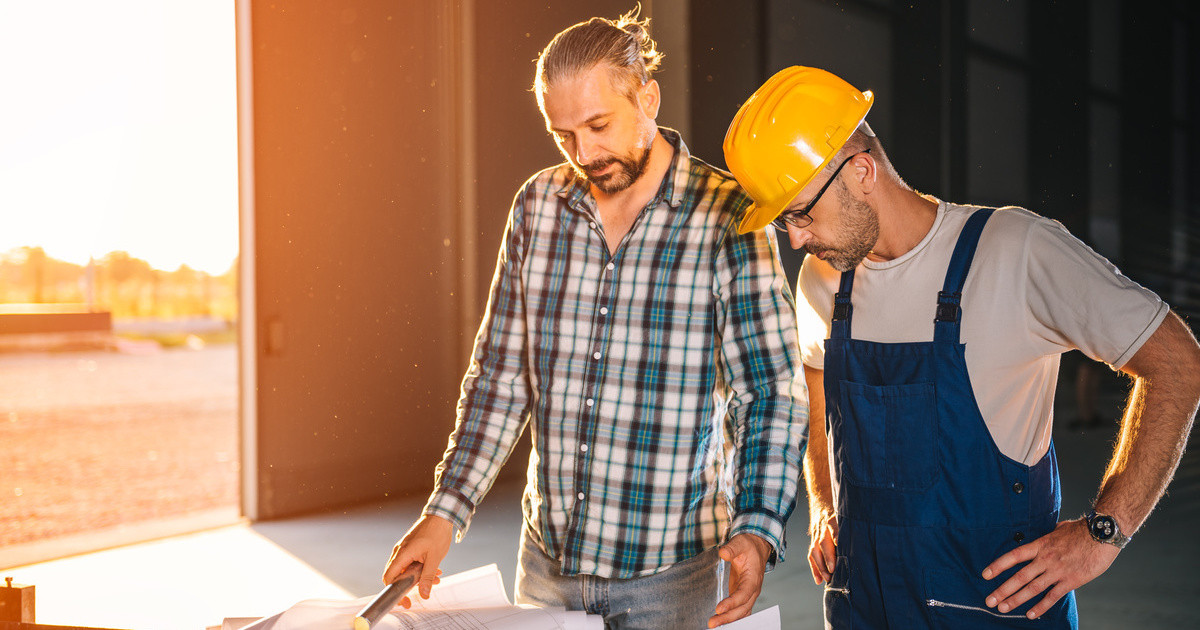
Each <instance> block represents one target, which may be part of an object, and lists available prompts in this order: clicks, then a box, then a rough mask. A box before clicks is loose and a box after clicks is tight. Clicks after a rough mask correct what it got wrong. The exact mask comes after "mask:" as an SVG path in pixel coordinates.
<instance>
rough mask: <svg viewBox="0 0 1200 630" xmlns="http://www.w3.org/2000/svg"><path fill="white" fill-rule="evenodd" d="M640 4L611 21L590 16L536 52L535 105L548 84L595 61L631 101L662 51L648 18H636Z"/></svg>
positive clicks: (654, 68) (658, 61) (655, 67)
mask: <svg viewBox="0 0 1200 630" xmlns="http://www.w3.org/2000/svg"><path fill="white" fill-rule="evenodd" d="M640 11H641V6H640V5H639V7H638V8H636V9H634V10H633V11H630V12H629V13H626V14H625V15H622V16H621V17H619V18H617V19H616V20H615V21H614V20H609V19H605V18H599V17H594V18H592V19H590V20H588V21H586V22H580V23H578V24H576V25H574V26H571V27H570V28H567V29H566V30H564V31H562V32H561V33H559V34H558V35H555V36H554V39H552V40H550V43H549V44H547V45H546V48H545V49H543V50H542V54H540V55H538V60H537V73H536V74H535V75H534V80H533V91H534V93H535V94H536V95H537V99H538V105H542V97H543V95H544V94H545V93H546V91H547V90H548V89H549V88H550V86H551V85H554V84H555V83H557V82H558V81H560V80H562V79H568V78H571V77H573V76H576V75H577V74H579V73H580V72H584V71H587V70H590V69H591V68H592V67H593V66H595V65H597V64H605V65H607V66H609V68H610V69H611V71H610V73H609V78H610V80H611V81H612V84H613V87H614V88H616V89H618V90H620V91H622V92H623V93H624V94H625V96H626V97H628V98H629V99H630V100H635V99H636V97H635V94H636V92H637V89H638V88H640V87H641V86H643V85H645V84H646V82H647V81H649V80H650V73H651V72H654V71H655V70H657V69H658V66H659V64H660V63H661V62H662V58H663V54H662V53H661V52H658V48H657V46H656V45H655V43H654V40H653V39H650V31H649V26H650V19H649V18H646V19H644V20H639V19H638V17H639V16H638V14H639V13H640Z"/></svg>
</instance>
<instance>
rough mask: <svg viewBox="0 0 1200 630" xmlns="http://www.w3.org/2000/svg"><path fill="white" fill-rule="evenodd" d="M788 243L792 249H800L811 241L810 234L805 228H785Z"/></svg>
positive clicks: (789, 226) (789, 225)
mask: <svg viewBox="0 0 1200 630" xmlns="http://www.w3.org/2000/svg"><path fill="white" fill-rule="evenodd" d="M787 233H788V242H789V243H791V244H792V249H800V248H802V247H804V246H805V244H807V243H808V242H809V241H811V240H812V232H809V231H808V230H807V229H805V228H798V227H796V226H794V225H791V224H788V226H787Z"/></svg>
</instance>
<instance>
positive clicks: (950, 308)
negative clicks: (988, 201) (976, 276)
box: [933, 208, 995, 343]
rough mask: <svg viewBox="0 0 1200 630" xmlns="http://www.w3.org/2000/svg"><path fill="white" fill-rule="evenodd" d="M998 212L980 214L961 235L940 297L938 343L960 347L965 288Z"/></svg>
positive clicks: (935, 328) (935, 335)
mask: <svg viewBox="0 0 1200 630" xmlns="http://www.w3.org/2000/svg"><path fill="white" fill-rule="evenodd" d="M994 211H995V208H980V209H979V210H976V211H975V213H974V214H972V215H971V217H970V218H968V219H967V223H966V225H964V226H963V229H962V233H960V234H959V235H958V242H957V243H955V244H954V253H953V254H951V255H950V266H949V268H948V269H946V281H945V282H944V283H943V284H942V290H941V292H939V293H938V305H937V316H936V317H934V318H933V322H934V323H933V340H934V341H949V342H953V343H958V338H959V335H958V332H959V326H960V324H961V323H962V322H961V320H962V306H961V305H960V304H961V302H962V289H963V284H964V283H965V282H966V281H967V273H968V272H969V271H971V260H973V259H974V258H975V249H976V248H977V247H978V246H979V235H980V234H981V233H983V226H984V225H985V224H987V220H988V219H989V218H991V216H992V212H994Z"/></svg>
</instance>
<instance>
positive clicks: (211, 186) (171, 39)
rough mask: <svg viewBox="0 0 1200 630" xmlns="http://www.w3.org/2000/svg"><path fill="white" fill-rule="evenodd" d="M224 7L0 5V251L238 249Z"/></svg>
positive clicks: (171, 263)
mask: <svg viewBox="0 0 1200 630" xmlns="http://www.w3.org/2000/svg"><path fill="white" fill-rule="evenodd" d="M234 17H235V16H234V8H233V3H232V2H212V1H211V0H179V1H172V2H161V1H154V0H142V1H137V0H112V1H110V2H99V3H98V2H89V1H86V0H71V1H67V2H56V3H38V2H21V1H19V0H0V77H3V79H4V86H5V87H4V92H5V94H6V98H4V99H2V100H0V226H2V227H0V252H4V251H7V250H9V249H11V248H15V247H21V246H40V247H42V248H44V249H45V251H46V254H47V255H49V256H51V257H54V258H57V259H60V260H65V261H68V262H72V263H76V264H85V263H87V261H88V258H89V257H95V258H97V259H99V258H100V257H102V256H104V255H105V254H107V253H108V252H111V251H115V250H121V251H126V252H128V253H129V254H130V255H131V256H134V257H136V258H141V259H143V260H146V261H147V262H149V263H150V264H151V265H152V266H154V267H156V268H158V269H163V270H174V269H177V268H178V267H179V266H180V265H182V264H186V265H188V266H189V267H192V268H193V269H198V270H202V271H206V272H208V273H211V274H221V273H224V272H225V271H227V270H229V268H230V267H231V265H232V264H233V262H234V259H235V257H236V256H237V243H238V239H237V212H238V207H237V111H236V62H235V43H234V42H235V36H234Z"/></svg>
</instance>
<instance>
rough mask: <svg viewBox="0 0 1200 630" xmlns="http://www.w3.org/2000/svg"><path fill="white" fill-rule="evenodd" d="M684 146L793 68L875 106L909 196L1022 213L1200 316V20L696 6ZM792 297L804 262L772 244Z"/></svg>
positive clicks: (1038, 5)
mask: <svg viewBox="0 0 1200 630" xmlns="http://www.w3.org/2000/svg"><path fill="white" fill-rule="evenodd" d="M691 9H692V10H691V19H690V32H691V35H692V41H691V51H692V61H693V66H692V77H693V95H694V98H693V100H692V103H691V107H692V118H693V126H692V144H693V145H694V146H696V147H700V148H701V150H702V151H703V152H704V153H706V154H708V155H709V159H710V160H713V161H714V162H715V163H720V162H719V161H718V158H716V157H714V156H715V155H719V151H720V143H721V139H722V138H723V137H724V133H725V129H726V127H727V126H728V123H729V120H730V118H731V117H732V114H733V112H735V111H736V109H737V107H738V106H740V104H741V103H742V102H744V101H745V99H746V98H747V97H749V95H750V94H751V93H753V91H754V89H755V88H757V87H758V85H760V84H761V83H762V81H763V80H764V79H765V78H766V77H768V76H770V75H771V74H774V73H775V72H777V71H778V70H780V69H782V68H784V67H787V66H790V65H807V66H817V67H821V68H825V69H827V70H830V71H832V72H834V73H836V74H838V75H840V76H842V77H843V78H845V79H847V80H848V81H849V82H850V83H851V84H853V85H855V86H856V87H858V88H859V89H869V90H872V91H873V92H874V93H875V95H876V104H875V106H874V108H873V109H872V111H871V113H870V115H869V116H868V120H869V121H870V122H871V124H872V126H873V127H874V129H875V131H876V132H877V133H878V134H879V136H880V139H881V141H882V142H883V145H884V147H885V148H886V149H887V151H888V155H889V157H890V158H891V159H892V162H893V163H894V164H895V165H896V168H897V170H898V171H899V172H900V174H901V176H903V177H904V178H905V179H906V181H908V183H909V184H911V185H912V186H913V187H914V188H916V189H917V190H919V191H921V192H925V193H930V194H933V195H936V196H938V197H940V198H942V199H945V200H948V201H955V202H960V203H978V204H984V205H1009V204H1012V205H1022V206H1025V207H1027V208H1029V209H1031V210H1033V211H1035V212H1038V213H1040V214H1043V215H1045V216H1049V217H1052V218H1055V219H1058V220H1060V221H1062V222H1063V223H1064V224H1065V225H1066V226H1067V227H1068V228H1069V229H1070V230H1071V231H1072V232H1073V233H1074V234H1075V235H1076V236H1078V237H1080V238H1081V239H1083V240H1084V241H1085V242H1087V243H1089V244H1090V245H1092V246H1093V247H1094V248H1095V249H1097V251H1099V252H1100V253H1101V254H1103V255H1105V256H1108V257H1109V258H1110V259H1112V260H1113V261H1114V262H1117V263H1118V264H1119V265H1121V267H1122V269H1123V270H1124V271H1125V272H1126V273H1128V274H1129V275H1130V276H1132V277H1133V278H1134V279H1136V280H1138V281H1139V282H1142V283H1143V284H1145V285H1147V286H1149V287H1150V288H1152V289H1154V290H1156V291H1159V292H1160V293H1161V294H1162V295H1163V297H1164V298H1166V299H1167V300H1168V301H1169V302H1171V303H1172V305H1173V306H1174V307H1175V308H1176V309H1177V310H1180V311H1182V312H1183V313H1185V314H1190V313H1194V314H1200V273H1197V271H1196V270H1197V269H1200V245H1197V244H1198V243H1200V204H1197V202H1196V194H1195V192H1194V188H1195V186H1193V185H1190V184H1188V183H1187V182H1191V181H1194V180H1195V178H1194V174H1195V173H1196V172H1197V169H1198V168H1200V167H1197V166H1196V164H1197V161H1198V160H1197V158H1196V157H1195V155H1194V153H1195V152H1194V151H1192V150H1190V148H1189V147H1192V146H1194V145H1195V143H1194V139H1195V137H1196V124H1195V120H1196V112H1197V108H1198V107H1200V103H1198V100H1200V99H1197V97H1196V93H1197V90H1198V89H1200V88H1198V87H1197V84H1198V83H1200V72H1197V68H1198V67H1200V63H1198V62H1197V58H1198V57H1200V53H1198V52H1197V51H1200V30H1198V25H1200V18H1198V15H1200V4H1198V3H1195V2H1177V1H1176V2H1156V3H1144V2H1135V1H1133V0H1088V1H1085V0H1044V1H1043V0H922V1H920V2H899V1H894V0H892V1H889V0H754V1H747V2H739V3H724V2H719V1H717V0H693V1H692V3H691ZM782 249H783V251H782V252H781V256H782V258H783V263H784V267H785V269H786V270H787V272H788V274H789V277H790V278H791V279H792V280H793V282H794V276H795V273H796V270H797V269H798V267H799V265H800V263H801V261H802V258H803V257H802V254H800V253H796V252H791V251H790V248H789V247H788V246H787V245H786V243H785V244H784V245H783V246H782Z"/></svg>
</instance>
